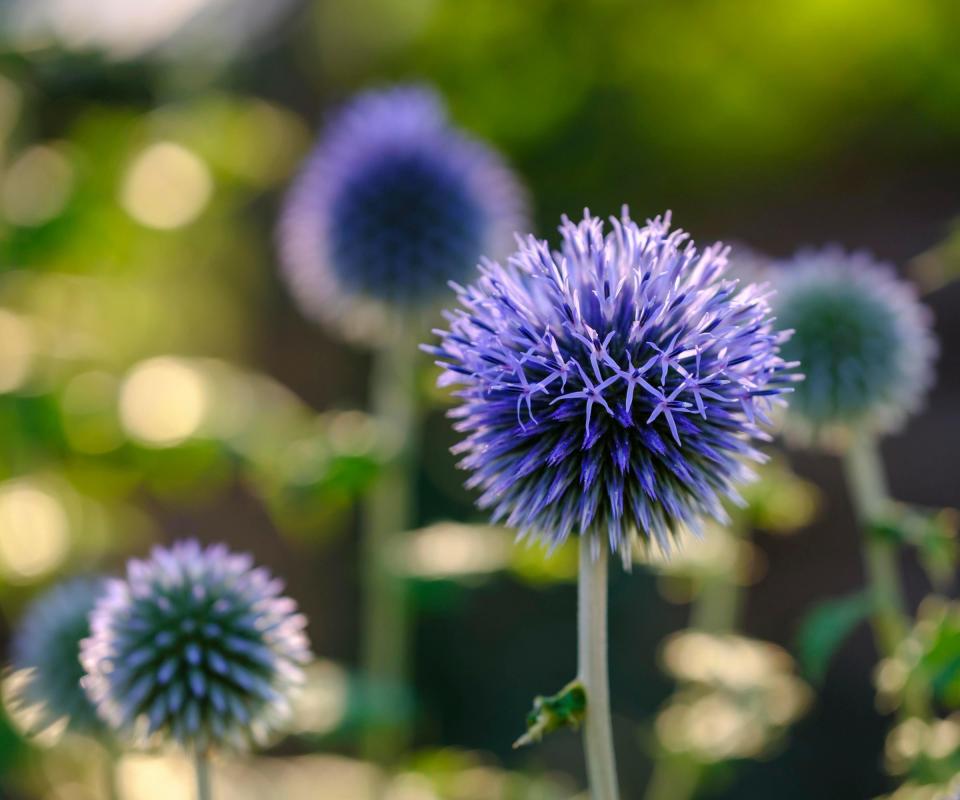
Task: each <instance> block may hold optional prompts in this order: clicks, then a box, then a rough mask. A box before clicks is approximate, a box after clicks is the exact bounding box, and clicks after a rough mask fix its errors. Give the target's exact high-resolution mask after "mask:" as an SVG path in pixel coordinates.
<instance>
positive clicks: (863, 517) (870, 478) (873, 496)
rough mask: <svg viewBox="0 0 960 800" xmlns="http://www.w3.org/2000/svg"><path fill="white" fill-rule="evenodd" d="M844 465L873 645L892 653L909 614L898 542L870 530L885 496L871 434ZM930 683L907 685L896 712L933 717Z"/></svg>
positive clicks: (855, 446) (856, 445) (857, 442)
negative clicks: (859, 537) (858, 537)
mask: <svg viewBox="0 0 960 800" xmlns="http://www.w3.org/2000/svg"><path fill="white" fill-rule="evenodd" d="M844 466H845V468H846V474H847V484H848V486H849V490H850V496H851V499H852V502H853V505H854V509H855V511H856V514H857V519H858V520H859V522H860V527H861V529H862V531H863V561H864V567H865V570H866V575H867V584H868V589H869V591H870V593H871V595H872V601H873V602H872V606H873V613H872V618H871V624H872V626H873V633H874V639H875V641H876V643H877V650H879V652H880V654H881V655H882V656H884V657H890V656H892V655H893V654H894V653H895V652H896V650H897V647H898V646H899V645H900V642H902V641H903V639H904V638H905V637H906V636H907V634H908V632H909V630H910V617H909V615H908V614H907V604H906V601H905V599H904V592H903V584H902V583H901V580H900V566H899V564H898V562H897V544H896V542H893V541H890V540H888V539H884V538H881V537H880V536H878V535H876V534H875V533H874V531H873V530H872V528H873V525H874V524H875V523H876V522H878V521H879V520H882V519H883V516H884V514H885V513H886V512H887V510H888V507H889V504H890V500H889V496H888V493H887V485H886V480H885V479H884V475H883V461H882V460H881V458H880V451H879V448H878V447H877V442H876V440H875V439H874V438H872V437H869V436H866V435H861V436H859V437H858V438H857V439H855V440H854V441H853V443H852V444H851V446H850V447H849V448H848V450H847V452H846V456H845V459H844ZM932 713H933V712H932V708H931V701H930V687H929V686H928V685H926V684H923V683H914V684H912V685H908V686H907V688H906V690H905V692H904V698H903V706H902V707H901V709H900V716H901V717H921V718H924V719H929V718H930V717H931V716H932Z"/></svg>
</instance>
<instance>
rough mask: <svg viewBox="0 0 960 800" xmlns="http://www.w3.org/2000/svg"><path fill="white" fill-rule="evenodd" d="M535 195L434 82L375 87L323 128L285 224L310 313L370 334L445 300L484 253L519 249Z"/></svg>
mask: <svg viewBox="0 0 960 800" xmlns="http://www.w3.org/2000/svg"><path fill="white" fill-rule="evenodd" d="M525 205H526V204H525V197H524V192H523V191H522V189H521V188H520V185H519V184H518V182H517V180H516V178H515V177H514V176H513V174H512V173H511V172H510V170H509V169H508V168H507V166H506V165H505V163H504V162H503V160H502V159H501V158H500V156H499V155H498V154H497V153H495V152H494V151H493V150H491V149H490V148H489V147H487V146H486V145H484V144H482V143H480V142H478V141H476V140H474V139H472V138H470V137H468V136H467V135H466V134H464V133H463V132H461V131H459V130H458V129H457V128H455V127H454V126H453V125H452V124H451V122H450V121H449V120H448V119H447V116H446V112H445V109H444V106H443V102H442V100H441V98H440V97H439V96H438V95H437V94H436V93H435V92H434V91H432V90H431V89H429V88H426V87H422V86H400V87H395V88H390V89H383V90H375V91H369V92H365V93H363V94H360V95H359V96H357V97H356V98H354V99H353V100H352V101H351V102H350V103H349V104H348V105H347V106H346V107H345V108H344V109H343V110H342V111H341V112H340V114H339V115H338V116H337V117H336V118H335V119H334V120H333V122H332V123H331V124H330V125H329V126H328V128H327V130H326V131H325V132H324V133H323V135H322V136H321V138H320V141H319V143H318V144H317V146H316V148H315V150H314V151H313V153H312V155H311V156H310V157H309V158H308V160H307V162H306V164H305V166H304V168H303V170H302V171H301V173H300V175H299V177H298V178H297V179H296V181H295V183H294V185H293V187H292V189H291V191H290V194H289V196H288V198H287V201H286V204H285V207H284V211H283V215H282V219H281V223H280V236H279V241H280V250H281V260H282V263H283V269H284V274H285V276H286V277H287V280H288V283H289V285H290V287H291V289H292V291H293V293H294V295H295V297H296V299H297V300H298V301H299V303H300V305H301V307H302V308H303V309H304V311H305V312H306V313H307V314H309V315H310V316H312V317H315V318H318V319H320V320H323V321H327V322H332V323H334V326H335V327H336V328H337V329H338V330H340V331H341V332H342V333H344V334H346V335H351V336H358V337H361V338H370V339H375V338H377V335H378V332H380V333H381V335H382V325H380V324H379V323H380V322H381V321H382V320H383V319H384V317H385V316H386V317H388V318H389V317H391V316H392V317H396V316H398V315H401V316H402V315H408V314H410V313H414V312H417V311H419V310H422V309H423V308H424V307H426V306H429V305H431V304H433V303H435V302H436V300H437V299H438V298H439V297H441V296H442V295H443V294H444V293H445V292H446V291H447V286H446V284H447V281H448V280H458V281H459V280H465V279H466V278H467V277H468V276H469V275H470V273H471V272H472V270H473V269H474V267H475V266H476V263H477V261H478V260H479V258H480V256H481V255H482V254H484V253H491V252H492V253H497V254H501V253H506V252H508V250H509V248H510V245H511V242H512V236H513V233H514V232H515V231H516V230H518V229H519V228H521V227H523V225H524V219H525Z"/></svg>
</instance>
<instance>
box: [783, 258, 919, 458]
mask: <svg viewBox="0 0 960 800" xmlns="http://www.w3.org/2000/svg"><path fill="white" fill-rule="evenodd" d="M774 274H775V275H776V278H775V280H776V286H777V294H776V297H775V299H774V305H775V311H776V314H777V324H778V325H782V326H783V327H784V328H792V329H793V330H794V334H793V337H792V338H791V339H790V341H789V342H788V343H786V344H785V345H784V348H783V352H784V357H785V358H791V359H797V360H798V361H800V363H801V365H802V368H803V372H804V374H805V375H806V380H805V381H804V382H803V383H802V384H800V385H799V386H798V387H797V391H796V394H795V395H794V396H793V397H792V398H791V402H790V413H789V419H790V421H791V423H792V425H791V427H792V429H793V430H794V431H796V432H798V433H800V434H801V436H804V437H806V438H809V439H816V440H822V441H824V442H826V441H830V440H834V439H835V437H834V436H833V435H832V434H834V433H836V432H842V431H851V430H854V429H856V430H863V431H868V432H871V433H878V434H882V433H887V432H890V431H893V430H895V429H896V428H897V427H898V426H900V425H901V424H902V422H903V421H904V420H905V419H906V418H907V417H908V416H909V415H910V414H911V413H912V412H914V411H916V410H917V409H918V408H919V407H920V406H921V404H922V401H923V399H924V397H925V395H926V393H927V390H928V389H929V388H930V386H931V385H932V383H933V377H934V374H933V361H934V357H935V355H936V350H937V346H936V341H935V339H934V337H933V333H932V331H931V317H930V313H929V311H928V310H927V309H926V307H925V306H923V305H922V304H921V303H920V301H919V300H918V299H917V296H916V293H915V292H914V291H913V289H912V288H911V287H910V286H909V284H907V283H906V282H904V281H902V280H900V279H899V278H898V277H897V276H896V273H895V272H894V270H893V269H892V268H891V267H889V266H887V265H885V264H880V263H878V262H876V261H874V260H873V259H872V258H871V257H870V256H868V255H866V254H863V253H846V252H844V251H843V250H841V249H840V248H836V247H828V248H825V249H823V250H819V251H803V252H800V253H799V254H798V255H797V256H796V257H795V258H794V259H793V260H792V261H790V262H787V263H783V264H779V265H777V268H776V270H775V272H774Z"/></svg>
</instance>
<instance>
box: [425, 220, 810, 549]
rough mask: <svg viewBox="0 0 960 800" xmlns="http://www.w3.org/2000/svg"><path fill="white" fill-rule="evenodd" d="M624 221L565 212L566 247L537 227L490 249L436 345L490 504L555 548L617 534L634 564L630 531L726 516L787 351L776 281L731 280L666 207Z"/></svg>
mask: <svg viewBox="0 0 960 800" xmlns="http://www.w3.org/2000/svg"><path fill="white" fill-rule="evenodd" d="M612 226H613V229H612V231H610V232H609V233H607V234H606V235H604V229H603V222H602V221H601V220H600V219H598V218H596V217H592V216H590V214H589V212H587V213H586V214H585V215H584V219H583V221H582V222H580V223H579V224H574V223H573V222H571V221H570V220H568V219H566V218H564V220H563V225H562V226H561V227H560V233H561V237H562V241H561V245H560V250H559V251H558V252H551V250H550V248H549V247H548V245H547V243H546V242H543V241H538V240H536V239H534V238H533V237H528V238H527V239H525V240H523V241H522V242H521V244H520V249H519V250H518V251H517V252H516V253H515V254H514V255H513V256H512V257H511V258H510V260H509V261H508V262H507V264H506V266H501V265H500V264H498V263H495V262H490V261H486V262H484V263H483V264H482V265H481V267H480V273H481V276H480V278H479V280H478V281H477V282H476V283H474V284H472V285H470V286H468V287H466V288H462V287H457V293H458V295H459V300H460V304H461V306H462V308H460V309H458V310H456V311H454V312H453V313H450V314H448V315H447V319H448V321H449V323H450V329H449V330H448V331H438V334H439V335H440V336H441V337H442V343H441V345H440V346H439V347H429V348H425V349H427V350H428V351H429V352H432V353H434V354H435V355H436V356H438V358H439V361H438V363H439V364H440V366H442V367H443V368H444V373H443V374H442V376H441V383H442V384H458V385H459V386H460V388H459V390H458V391H457V392H456V394H457V396H458V397H459V398H460V399H461V401H462V402H461V403H460V405H459V407H457V408H455V409H454V410H453V411H452V412H451V415H452V416H453V417H454V418H455V419H456V423H455V429H456V430H457V431H459V432H461V433H463V434H465V435H466V438H465V439H464V440H463V441H462V442H461V443H460V444H459V445H457V447H456V448H455V449H454V452H456V453H459V454H461V455H463V459H462V461H461V462H460V464H459V465H460V466H461V467H462V468H464V469H467V470H470V471H471V472H472V473H473V474H472V476H471V477H470V479H469V480H468V482H467V485H468V486H469V487H477V488H479V489H481V490H482V494H481V496H480V499H479V501H478V502H479V505H480V506H481V507H482V508H490V509H492V511H493V518H494V520H496V521H499V520H505V521H506V522H507V524H508V525H511V526H513V527H517V528H519V529H520V533H521V535H526V534H527V533H533V534H535V535H536V536H538V537H539V538H540V539H542V540H544V541H545V542H547V543H549V544H550V545H555V544H558V543H560V542H562V541H564V540H565V539H566V538H567V537H568V536H569V535H570V533H571V532H578V533H579V534H580V535H581V536H592V537H593V538H594V541H595V542H596V544H597V546H599V543H600V537H601V536H606V537H607V540H608V541H609V545H610V548H611V549H612V550H613V551H617V552H619V554H620V555H621V557H622V558H623V560H624V563H625V564H628V563H629V561H630V558H631V543H632V542H633V541H640V542H649V541H654V542H656V543H657V544H658V545H659V546H660V548H661V549H663V550H669V549H670V545H671V539H672V537H673V535H675V534H677V533H678V532H679V531H680V530H681V529H682V528H685V527H690V528H693V529H694V530H696V529H697V526H698V522H699V520H700V519H701V518H702V517H703V516H704V515H710V516H712V517H714V518H716V519H718V520H721V521H725V520H726V514H725V512H724V509H723V506H722V504H721V500H722V499H723V498H724V497H729V498H733V499H735V500H736V499H737V498H738V494H737V492H736V489H735V485H736V484H737V483H739V482H741V481H745V480H748V479H749V478H750V477H751V476H752V472H751V471H750V470H749V469H748V468H747V466H746V464H745V461H746V460H749V459H754V460H761V459H762V455H761V454H760V453H759V452H758V451H757V450H756V448H755V447H754V444H753V442H754V440H757V439H763V438H766V434H765V433H764V432H763V429H762V427H763V425H764V424H765V423H766V422H767V420H768V417H767V412H768V409H769V408H770V406H771V405H772V404H774V403H778V402H782V400H781V399H780V396H781V395H782V394H783V393H784V392H786V391H788V390H789V383H790V382H791V380H792V378H791V376H790V375H789V374H788V368H789V367H790V366H792V365H788V364H785V363H784V361H783V360H782V359H781V358H780V357H779V355H778V351H779V346H780V343H781V342H782V341H783V339H784V335H782V334H779V333H777V332H775V331H774V330H773V327H772V320H771V317H770V313H769V307H768V304H767V301H766V299H765V293H764V290H763V289H762V288H760V287H756V286H748V287H747V288H745V289H740V288H738V284H737V282H736V281H730V280H725V279H724V268H725V264H726V253H727V251H726V249H725V248H723V247H722V246H721V245H719V244H718V245H715V246H713V247H709V248H707V249H706V250H704V251H703V252H699V251H698V250H697V249H696V247H695V246H694V245H693V243H692V242H688V241H687V236H686V234H684V233H683V232H682V231H679V230H676V231H672V232H671V231H670V229H669V228H670V217H669V214H668V215H666V216H665V217H664V218H659V217H658V218H657V219H654V220H653V221H651V222H648V223H647V225H646V226H645V227H639V226H638V225H636V224H635V223H634V222H633V221H632V220H631V219H630V217H629V215H628V214H627V211H626V210H624V212H623V216H622V218H621V219H613V220H612Z"/></svg>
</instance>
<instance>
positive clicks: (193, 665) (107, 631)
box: [81, 541, 310, 750]
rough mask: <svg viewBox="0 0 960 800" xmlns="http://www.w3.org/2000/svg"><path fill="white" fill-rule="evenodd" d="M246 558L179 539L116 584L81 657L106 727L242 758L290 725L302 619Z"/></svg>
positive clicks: (303, 652) (302, 648)
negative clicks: (222, 748)
mask: <svg viewBox="0 0 960 800" xmlns="http://www.w3.org/2000/svg"><path fill="white" fill-rule="evenodd" d="M282 589H283V584H282V583H281V582H280V581H279V580H277V579H276V578H273V577H271V576H270V574H269V573H268V572H267V571H266V570H265V569H263V568H261V567H254V566H253V561H252V559H251V558H250V557H249V556H248V555H239V554H234V553H231V552H229V551H228V550H227V548H226V547H225V546H223V545H212V546H210V547H206V548H204V547H201V546H200V545H199V544H198V543H197V542H196V541H183V542H178V543H176V544H174V545H173V546H172V547H170V548H162V547H158V548H156V549H154V551H153V552H152V554H151V556H150V558H148V559H146V560H142V561H141V560H134V561H131V562H130V563H129V564H128V566H127V576H126V580H114V581H111V582H110V583H109V584H108V587H107V591H106V594H105V595H104V596H103V597H102V598H101V599H100V601H99V602H98V603H97V605H96V607H95V608H94V610H93V612H92V614H91V617H90V620H91V636H90V637H89V638H88V639H86V640H84V642H83V644H82V647H81V661H82V663H83V666H84V668H85V670H86V673H87V674H86V677H85V678H84V687H85V688H86V690H87V692H88V694H89V696H90V698H91V699H92V700H93V701H94V703H95V704H96V705H97V708H98V710H99V713H100V715H101V717H102V718H103V719H104V720H106V722H107V723H108V724H109V725H110V726H111V727H112V728H113V729H115V730H117V731H120V732H122V733H124V734H127V735H129V736H130V737H131V738H132V739H133V740H135V741H140V742H142V741H148V740H150V739H152V738H169V739H173V740H175V741H177V742H179V743H180V744H181V745H183V746H184V747H186V748H190V749H199V750H203V749H206V748H208V747H211V746H215V745H229V746H232V747H237V748H242V747H244V746H245V745H247V744H249V743H250V742H251V741H255V742H262V741H263V740H264V739H265V738H267V736H268V734H269V733H270V732H271V731H272V730H275V729H276V728H278V727H280V726H282V725H283V723H284V722H285V720H286V717H287V716H288V714H289V712H290V705H289V696H290V693H291V691H293V690H294V689H295V688H296V687H297V686H299V685H300V683H301V682H302V681H303V671H302V665H303V664H304V663H306V662H307V661H308V660H309V657H310V654H309V646H308V643H307V638H306V635H305V633H304V627H305V624H306V620H305V619H304V617H303V615H302V614H299V613H298V612H297V607H296V604H295V603H294V601H293V600H291V599H289V598H287V597H284V596H283V595H282V594H281V592H282Z"/></svg>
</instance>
